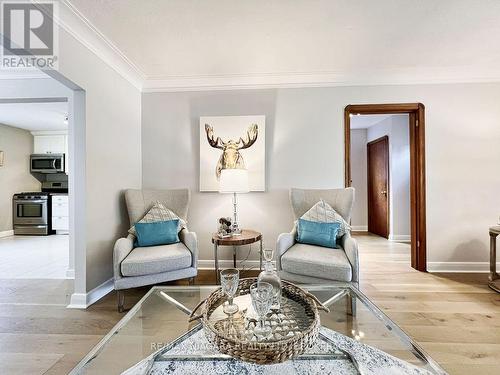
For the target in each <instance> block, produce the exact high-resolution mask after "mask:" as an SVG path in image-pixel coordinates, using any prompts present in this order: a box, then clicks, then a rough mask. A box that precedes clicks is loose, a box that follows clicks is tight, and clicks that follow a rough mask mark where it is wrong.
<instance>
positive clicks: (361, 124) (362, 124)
mask: <svg viewBox="0 0 500 375" xmlns="http://www.w3.org/2000/svg"><path fill="white" fill-rule="evenodd" d="M397 116H408V115H407V114H401V115H399V114H398V115H352V116H351V129H368V128H370V127H372V126H374V125H376V124H378V123H379V122H382V121H384V120H387V119H388V118H389V117H397Z"/></svg>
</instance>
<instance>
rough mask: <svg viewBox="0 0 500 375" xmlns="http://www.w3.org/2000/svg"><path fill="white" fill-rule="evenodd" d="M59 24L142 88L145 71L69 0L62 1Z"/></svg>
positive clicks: (133, 83) (132, 82)
mask: <svg viewBox="0 0 500 375" xmlns="http://www.w3.org/2000/svg"><path fill="white" fill-rule="evenodd" d="M59 4H60V6H59V19H58V20H56V21H57V23H58V24H59V26H61V27H62V28H63V29H64V30H66V31H67V32H68V33H69V34H71V36H73V37H74V38H75V39H76V40H78V41H79V42H80V43H82V44H83V45H84V46H85V47H87V48H88V49H89V50H90V51H92V52H93V53H94V54H95V55H96V56H98V57H99V58H100V59H101V60H103V61H104V62H105V63H106V64H107V65H109V66H110V67H111V68H112V69H113V70H115V71H116V72H117V73H118V74H120V75H121V76H122V77H123V78H125V79H126V80H127V81H128V82H130V83H131V84H132V85H133V86H135V87H136V88H137V89H138V90H141V89H142V83H143V81H144V79H145V75H144V73H143V72H142V71H141V70H140V69H139V68H138V67H137V66H136V65H135V64H134V63H133V62H132V61H131V60H130V59H129V58H128V57H127V56H125V54H124V53H123V52H121V51H120V49H119V48H118V47H117V46H115V45H114V44H113V43H112V42H111V41H110V40H109V39H107V38H106V37H105V36H104V35H103V34H102V33H101V32H100V31H99V30H98V29H97V28H96V27H95V26H94V25H93V24H92V23H91V22H90V21H89V20H88V19H87V18H86V17H85V16H84V15H83V14H82V13H81V12H80V11H79V10H78V9H76V8H75V6H74V5H73V4H71V3H70V2H69V1H68V0H62V1H60V3H59Z"/></svg>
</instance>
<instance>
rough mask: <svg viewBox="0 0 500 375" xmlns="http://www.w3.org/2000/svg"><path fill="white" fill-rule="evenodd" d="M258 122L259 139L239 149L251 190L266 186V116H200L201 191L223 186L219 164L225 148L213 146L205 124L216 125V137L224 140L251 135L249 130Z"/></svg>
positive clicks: (261, 188)
mask: <svg viewBox="0 0 500 375" xmlns="http://www.w3.org/2000/svg"><path fill="white" fill-rule="evenodd" d="M254 124H255V125H257V139H256V140H255V143H253V144H252V145H251V146H250V147H248V148H245V149H241V150H238V152H239V153H240V154H241V156H242V158H243V160H244V164H245V167H246V169H247V170H248V184H249V188H250V191H265V190H266V116H264V115H256V116H201V117H200V191H202V192H214V191H218V190H219V182H218V180H217V176H216V168H217V164H218V162H219V159H220V157H221V155H222V154H223V152H224V151H223V150H222V149H220V148H215V147H212V146H211V145H210V143H209V141H208V138H207V131H206V129H205V125H209V126H210V127H211V128H212V129H213V139H214V140H216V139H217V138H218V137H219V138H220V139H221V142H228V141H229V140H233V141H235V142H238V140H239V139H240V138H242V139H243V140H245V141H246V140H247V139H248V133H247V132H248V130H249V127H250V126H252V125H254Z"/></svg>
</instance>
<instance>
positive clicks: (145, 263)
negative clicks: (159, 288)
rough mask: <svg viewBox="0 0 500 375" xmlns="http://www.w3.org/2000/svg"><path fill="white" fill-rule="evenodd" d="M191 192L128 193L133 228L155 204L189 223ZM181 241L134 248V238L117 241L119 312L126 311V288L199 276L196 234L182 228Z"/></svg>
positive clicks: (114, 255) (115, 263) (114, 257)
mask: <svg viewBox="0 0 500 375" xmlns="http://www.w3.org/2000/svg"><path fill="white" fill-rule="evenodd" d="M189 199H190V195H189V190H188V189H175V190H135V189H130V190H127V191H126V192H125V201H126V204H127V210H128V216H129V220H130V226H132V225H134V224H135V223H136V222H138V221H139V220H141V219H142V218H143V216H144V215H145V214H146V213H147V212H148V210H149V209H150V208H151V207H152V205H153V204H154V203H155V202H156V201H160V202H162V203H163V204H164V205H165V207H168V208H169V209H171V210H172V211H174V212H175V213H176V214H177V215H178V216H179V217H181V218H182V219H184V220H186V218H187V213H188V207H189ZM179 238H180V242H179V243H176V244H171V245H161V246H150V247H134V240H135V237H134V236H132V235H130V234H129V235H128V236H127V237H126V238H120V239H118V240H117V241H116V243H115V247H114V252H113V268H114V284H115V290H117V291H118V311H120V312H122V311H123V304H124V300H125V298H124V293H123V290H124V289H129V288H135V287H139V286H144V285H152V284H157V283H162V282H166V281H171V280H179V279H186V278H189V279H190V282H192V280H193V278H194V276H196V274H197V263H198V240H197V237H196V233H194V232H190V231H189V230H188V229H183V230H182V231H181V232H180V233H179Z"/></svg>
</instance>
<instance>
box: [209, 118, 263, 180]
mask: <svg viewBox="0 0 500 375" xmlns="http://www.w3.org/2000/svg"><path fill="white" fill-rule="evenodd" d="M205 132H206V133H207V140H208V144H209V145H210V146H212V147H214V148H218V149H220V150H222V155H221V156H220V158H219V162H218V163H217V167H216V168H215V175H216V176H217V180H218V179H219V178H220V172H221V171H222V170H223V169H245V161H244V160H243V156H242V155H241V153H240V150H243V149H245V148H249V147H251V146H252V145H253V144H254V143H255V141H257V136H258V133H259V128H258V126H257V125H256V124H252V125H250V126H249V127H248V130H247V134H246V136H245V137H244V138H242V137H240V139H239V140H238V141H234V140H232V139H230V140H229V141H227V142H224V141H223V140H222V139H221V138H220V137H217V138H215V137H214V129H213V127H211V126H210V125H208V124H205Z"/></svg>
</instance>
